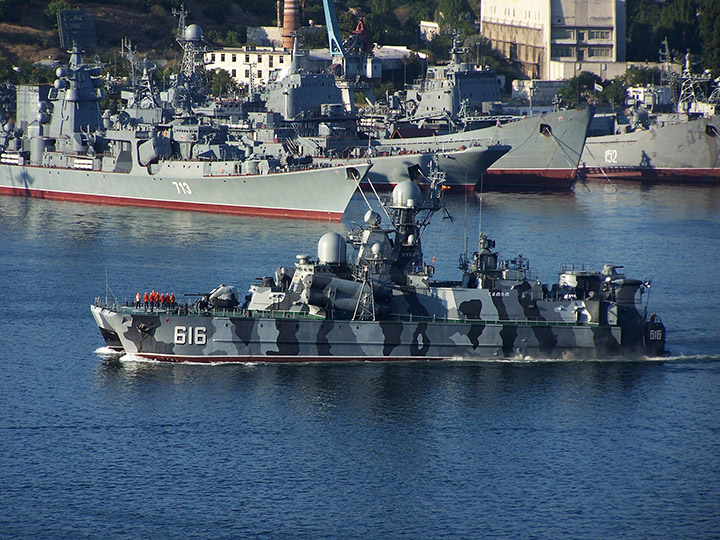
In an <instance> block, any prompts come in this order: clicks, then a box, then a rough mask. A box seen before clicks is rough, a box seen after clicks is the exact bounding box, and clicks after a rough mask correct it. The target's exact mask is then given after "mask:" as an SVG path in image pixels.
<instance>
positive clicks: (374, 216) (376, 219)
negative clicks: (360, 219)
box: [364, 210, 380, 227]
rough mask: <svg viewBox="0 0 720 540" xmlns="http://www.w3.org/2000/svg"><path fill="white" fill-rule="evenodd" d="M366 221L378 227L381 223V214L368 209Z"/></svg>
mask: <svg viewBox="0 0 720 540" xmlns="http://www.w3.org/2000/svg"><path fill="white" fill-rule="evenodd" d="M364 219H365V223H367V224H368V225H370V226H371V227H377V226H379V225H380V214H378V213H377V212H375V211H373V210H368V211H367V212H365V217H364Z"/></svg>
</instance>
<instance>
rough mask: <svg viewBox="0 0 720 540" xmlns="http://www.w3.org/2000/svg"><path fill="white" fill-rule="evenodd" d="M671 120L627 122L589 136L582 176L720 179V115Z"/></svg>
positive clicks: (686, 180)
mask: <svg viewBox="0 0 720 540" xmlns="http://www.w3.org/2000/svg"><path fill="white" fill-rule="evenodd" d="M667 116H668V118H669V120H660V121H657V122H655V123H652V124H651V123H645V124H644V125H643V124H638V125H633V126H629V125H627V126H624V127H626V128H628V129H624V130H622V131H621V132H619V133H616V134H612V135H601V136H597V137H588V138H587V140H586V141H585V148H584V149H583V153H582V158H581V160H580V170H579V176H580V177H581V178H583V179H586V180H593V179H595V180H603V181H605V180H606V179H611V180H629V181H639V182H649V183H653V182H670V183H701V184H718V183H720V118H719V117H718V116H715V115H713V116H710V117H702V118H697V119H693V120H688V119H687V115H685V118H684V119H682V120H680V119H678V120H676V119H675V118H677V116H679V115H677V116H676V117H673V116H672V115H667Z"/></svg>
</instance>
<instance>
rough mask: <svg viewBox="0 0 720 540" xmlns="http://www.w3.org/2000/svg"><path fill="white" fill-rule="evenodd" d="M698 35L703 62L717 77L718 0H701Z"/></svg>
mask: <svg viewBox="0 0 720 540" xmlns="http://www.w3.org/2000/svg"><path fill="white" fill-rule="evenodd" d="M700 35H701V36H702V54H703V63H704V65H705V67H706V68H707V69H711V70H712V72H713V75H714V76H715V77H717V76H718V75H720V2H717V1H716V0H709V1H708V0H705V1H703V2H701V12H700Z"/></svg>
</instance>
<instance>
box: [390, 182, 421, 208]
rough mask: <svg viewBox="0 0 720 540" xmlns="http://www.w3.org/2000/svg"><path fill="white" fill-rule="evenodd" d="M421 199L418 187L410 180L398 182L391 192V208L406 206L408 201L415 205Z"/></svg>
mask: <svg viewBox="0 0 720 540" xmlns="http://www.w3.org/2000/svg"><path fill="white" fill-rule="evenodd" d="M421 198H422V192H421V191H420V188H419V187H418V185H417V184H416V183H414V182H411V181H410V180H405V181H404V182H400V183H399V184H398V185H396V186H395V188H394V189H393V192H392V203H393V206H407V205H408V201H414V202H415V203H417V202H418V201H419V200H420V199H421Z"/></svg>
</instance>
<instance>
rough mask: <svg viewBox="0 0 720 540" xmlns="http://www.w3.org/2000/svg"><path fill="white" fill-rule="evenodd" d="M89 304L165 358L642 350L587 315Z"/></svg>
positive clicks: (130, 344)
mask: <svg viewBox="0 0 720 540" xmlns="http://www.w3.org/2000/svg"><path fill="white" fill-rule="evenodd" d="M500 304H501V305H502V302H500ZM91 309H92V311H93V315H94V316H95V319H96V320H97V321H102V323H103V326H102V327H104V328H112V329H113V331H114V332H115V334H116V335H117V338H118V339H119V341H120V342H121V343H122V346H123V348H124V350H125V352H127V353H130V354H135V355H139V356H144V357H148V358H153V359H157V360H162V361H171V362H182V361H193V362H208V363H214V362H294V361H299V362H308V361H352V360H358V361H371V360H380V361H390V360H434V359H449V358H507V357H521V358H524V357H532V358H549V359H553V358H558V359H576V358H577V359H580V358H603V357H614V356H619V355H627V354H637V355H641V354H643V353H644V351H643V345H642V339H640V340H639V341H638V340H637V339H632V340H631V342H630V343H625V340H624V332H623V329H622V327H621V326H608V325H600V324H597V323H592V322H591V323H573V322H561V321H554V322H548V321H542V320H538V321H535V322H530V321H528V320H527V319H525V318H524V317H523V319H522V320H520V321H518V320H517V319H516V320H499V319H495V320H492V321H489V320H483V319H467V320H465V321H451V320H442V319H439V318H436V319H435V320H434V321H433V320H432V317H430V318H428V319H424V318H423V320H421V321H417V320H404V321H399V320H379V321H352V320H327V319H319V318H312V317H308V316H304V315H300V316H298V317H283V316H280V315H278V314H277V313H275V314H273V316H272V317H262V316H250V315H242V314H240V312H236V313H235V314H232V312H227V314H222V313H216V314H210V313H208V314H202V313H195V312H192V311H191V312H190V313H189V314H187V315H184V314H183V315H180V314H176V313H170V312H155V313H147V312H144V311H142V310H135V309H132V308H126V307H120V308H113V309H108V308H104V307H100V306H92V308H91ZM504 312H505V313H508V310H507V309H506V310H505V311H504ZM509 312H510V313H512V309H510V310H509Z"/></svg>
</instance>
